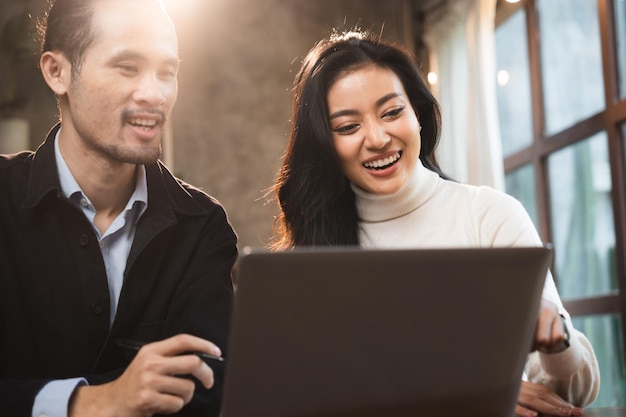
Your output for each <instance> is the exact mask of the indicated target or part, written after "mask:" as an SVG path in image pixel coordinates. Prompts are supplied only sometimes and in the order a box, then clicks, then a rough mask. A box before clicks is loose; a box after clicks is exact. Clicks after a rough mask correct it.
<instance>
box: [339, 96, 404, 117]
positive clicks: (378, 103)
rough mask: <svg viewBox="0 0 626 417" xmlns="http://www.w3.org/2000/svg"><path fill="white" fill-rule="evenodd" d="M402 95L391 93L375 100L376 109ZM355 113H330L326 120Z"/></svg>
mask: <svg viewBox="0 0 626 417" xmlns="http://www.w3.org/2000/svg"><path fill="white" fill-rule="evenodd" d="M401 95H402V94H400V93H398V92H393V93H389V94H385V95H384V96H382V97H381V98H379V99H378V100H376V107H379V106H382V105H383V104H385V103H386V102H387V101H389V100H391V99H392V98H395V97H400V96H401ZM356 113H357V111H356V110H349V109H347V110H339V111H336V112H334V113H332V114H331V115H330V116H329V117H328V118H329V119H330V120H332V119H335V118H337V117H341V116H351V115H354V114H356Z"/></svg>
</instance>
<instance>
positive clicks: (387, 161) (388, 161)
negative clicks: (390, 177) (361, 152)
mask: <svg viewBox="0 0 626 417" xmlns="http://www.w3.org/2000/svg"><path fill="white" fill-rule="evenodd" d="M398 159H400V152H396V153H395V154H393V155H391V156H389V157H387V158H383V159H378V160H376V161H371V162H365V163H364V164H363V166H364V167H365V168H368V169H384V168H387V167H388V166H389V165H392V164H393V163H395V162H396V161H397V160H398Z"/></svg>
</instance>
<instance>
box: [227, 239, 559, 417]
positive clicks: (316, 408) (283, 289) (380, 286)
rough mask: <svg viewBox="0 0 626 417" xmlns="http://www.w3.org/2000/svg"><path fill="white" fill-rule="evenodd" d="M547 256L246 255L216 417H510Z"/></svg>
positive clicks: (509, 252)
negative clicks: (218, 415)
mask: <svg viewBox="0 0 626 417" xmlns="http://www.w3.org/2000/svg"><path fill="white" fill-rule="evenodd" d="M550 260H551V251H550V250H549V249H547V248H541V247H533V248H489V249H487V248H472V249H426V250H424V249H420V250H417V249H400V250H395V249H393V250H392V249H377V250H375V249H358V248H343V249H338V248H334V249H333V248H325V249H298V250H294V251H290V252H268V251H264V250H257V249H246V250H244V251H242V254H241V256H240V259H239V261H238V263H237V273H236V288H237V289H236V293H235V306H234V314H233V323H232V327H231V334H230V344H229V347H228V352H227V359H226V361H227V366H226V374H225V387H224V397H223V408H222V417H331V416H332V417H335V416H337V417H339V416H342V417H369V416H385V417H392V416H393V417H396V416H427V417H448V416H455V417H457V416H461V415H462V416H464V417H468V416H469V417H473V416H476V417H478V416H480V417H509V416H512V415H513V410H514V407H515V403H516V399H517V393H518V390H519V385H520V380H521V375H522V371H523V368H524V364H525V361H526V358H527V355H528V353H529V350H530V346H531V343H532V339H533V335H534V328H535V322H536V317H537V311H538V308H539V302H540V298H541V293H542V289H543V284H544V281H545V277H546V272H547V269H548V266H549V263H550Z"/></svg>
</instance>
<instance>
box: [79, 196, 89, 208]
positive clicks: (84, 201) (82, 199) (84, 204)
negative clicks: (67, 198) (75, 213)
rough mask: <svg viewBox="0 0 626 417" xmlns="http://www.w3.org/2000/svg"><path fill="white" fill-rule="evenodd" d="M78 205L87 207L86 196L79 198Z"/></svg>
mask: <svg viewBox="0 0 626 417" xmlns="http://www.w3.org/2000/svg"><path fill="white" fill-rule="evenodd" d="M80 205H81V206H83V207H87V206H88V205H89V202H88V201H87V199H86V198H81V199H80Z"/></svg>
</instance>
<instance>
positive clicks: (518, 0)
mask: <svg viewBox="0 0 626 417" xmlns="http://www.w3.org/2000/svg"><path fill="white" fill-rule="evenodd" d="M506 2H507V3H519V2H520V0H506Z"/></svg>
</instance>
